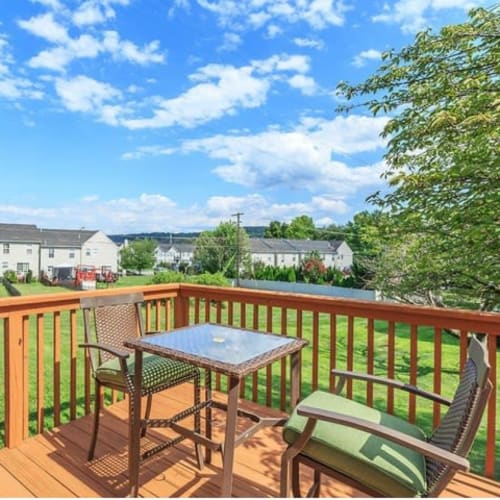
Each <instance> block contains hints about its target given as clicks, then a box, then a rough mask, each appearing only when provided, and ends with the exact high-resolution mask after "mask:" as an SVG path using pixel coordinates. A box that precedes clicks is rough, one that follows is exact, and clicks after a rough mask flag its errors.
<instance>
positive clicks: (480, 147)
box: [339, 4, 500, 309]
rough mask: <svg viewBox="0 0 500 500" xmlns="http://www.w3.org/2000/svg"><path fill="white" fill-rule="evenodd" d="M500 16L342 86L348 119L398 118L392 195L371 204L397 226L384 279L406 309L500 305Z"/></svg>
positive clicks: (440, 36) (390, 152)
mask: <svg viewBox="0 0 500 500" xmlns="http://www.w3.org/2000/svg"><path fill="white" fill-rule="evenodd" d="M499 13H500V7H499V6H498V4H497V5H496V6H495V7H493V8H491V9H473V10H471V11H470V12H469V19H468V20H467V22H465V23H463V24H458V25H453V26H447V27H444V28H443V29H441V31H440V32H439V33H437V34H434V33H432V32H431V31H429V30H428V31H424V32H421V33H419V34H418V35H417V36H416V38H415V40H414V43H413V44H412V45H410V46H408V47H406V48H404V49H402V50H401V51H399V52H395V51H389V52H386V53H385V54H384V55H383V63H382V65H381V67H380V68H379V69H378V70H377V72H376V73H375V74H374V75H372V76H371V77H369V78H368V79H367V80H366V81H365V82H363V83H361V84H359V85H349V84H347V83H341V84H340V85H339V91H340V93H341V94H342V95H343V96H344V97H346V98H347V99H348V100H349V101H351V102H349V103H348V104H347V105H346V106H343V107H342V109H343V110H350V109H352V108H353V107H354V106H367V107H368V109H369V110H371V112H372V113H373V114H375V115H376V114H378V113H381V112H385V113H389V114H390V116H391V119H390V120H389V122H388V123H387V125H386V127H385V128H384V130H383V134H382V135H383V136H384V137H386V138H388V148H387V153H386V155H385V160H386V163H387V169H386V171H385V174H384V177H385V179H387V181H388V183H389V187H390V189H389V191H388V192H386V193H381V192H377V193H375V194H374V195H373V196H372V197H371V198H370V200H371V201H372V202H373V203H375V204H376V205H377V206H379V207H380V208H382V209H383V210H384V211H386V212H387V214H388V216H390V219H391V222H390V224H386V225H385V226H384V227H385V239H386V244H387V246H388V247H390V248H391V251H390V252H384V253H385V262H384V263H383V264H382V265H381V266H380V269H379V272H378V273H377V275H378V277H379V278H380V282H381V283H382V284H385V286H387V287H388V288H389V290H390V291H391V293H392V294H393V295H395V296H399V297H404V298H405V299H406V300H411V299H412V297H413V296H415V295H416V294H418V295H419V296H420V297H428V298H430V300H428V301H430V302H432V303H440V304H442V305H447V304H457V303H458V302H459V301H461V305H463V303H464V302H465V301H468V300H469V301H470V300H472V301H474V302H475V303H476V304H477V305H479V306H480V307H481V308H482V309H493V308H495V307H498V305H499V302H500V299H499V297H500V288H499V283H500V280H499V275H500V264H499V260H498V245H499V241H500V195H499V193H500V162H499V157H498V147H499V144H500V112H499V111H500V96H499V70H500V66H499V61H500V16H499ZM391 255H392V256H393V259H392V262H391V260H390V256H391ZM399 285H400V286H399ZM398 286H399V289H398ZM436 299H437V300H436Z"/></svg>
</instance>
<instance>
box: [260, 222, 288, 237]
mask: <svg viewBox="0 0 500 500" xmlns="http://www.w3.org/2000/svg"><path fill="white" fill-rule="evenodd" d="M287 227H288V225H287V223H286V222H279V221H277V220H272V221H271V222H270V223H269V227H266V229H265V230H264V238H285V237H286V236H285V235H286V229H287Z"/></svg>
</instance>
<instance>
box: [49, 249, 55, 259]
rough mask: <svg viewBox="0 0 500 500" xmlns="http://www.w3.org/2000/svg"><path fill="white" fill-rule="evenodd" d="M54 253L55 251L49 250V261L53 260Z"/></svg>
mask: <svg viewBox="0 0 500 500" xmlns="http://www.w3.org/2000/svg"><path fill="white" fill-rule="evenodd" d="M54 253H55V250H54V249H53V248H49V259H53V258H54Z"/></svg>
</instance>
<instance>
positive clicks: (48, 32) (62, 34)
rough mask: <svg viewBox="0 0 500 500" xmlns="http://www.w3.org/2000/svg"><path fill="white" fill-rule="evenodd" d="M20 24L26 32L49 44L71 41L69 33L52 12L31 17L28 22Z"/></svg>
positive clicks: (24, 21)
mask: <svg viewBox="0 0 500 500" xmlns="http://www.w3.org/2000/svg"><path fill="white" fill-rule="evenodd" d="M18 24H19V26H20V27H21V28H23V29H24V30H26V31H29V32H30V33H32V34H33V35H35V36H38V37H40V38H43V39H45V40H47V41H49V42H53V43H65V42H68V41H69V36H68V31H67V30H66V28H65V27H64V26H62V25H61V24H59V23H58V22H56V21H55V20H54V16H53V14H52V13H51V12H48V13H46V14H42V15H40V16H35V17H31V18H30V19H28V20H21V21H19V22H18Z"/></svg>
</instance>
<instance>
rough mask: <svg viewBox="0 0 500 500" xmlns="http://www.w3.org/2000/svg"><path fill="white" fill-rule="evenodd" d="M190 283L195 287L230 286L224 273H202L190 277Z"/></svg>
mask: <svg viewBox="0 0 500 500" xmlns="http://www.w3.org/2000/svg"><path fill="white" fill-rule="evenodd" d="M188 281H189V283H193V284H194V285H207V286H228V281H227V279H226V278H225V276H224V274H223V273H222V272H218V273H202V274H198V275H196V276H190V278H189V280H188Z"/></svg>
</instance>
